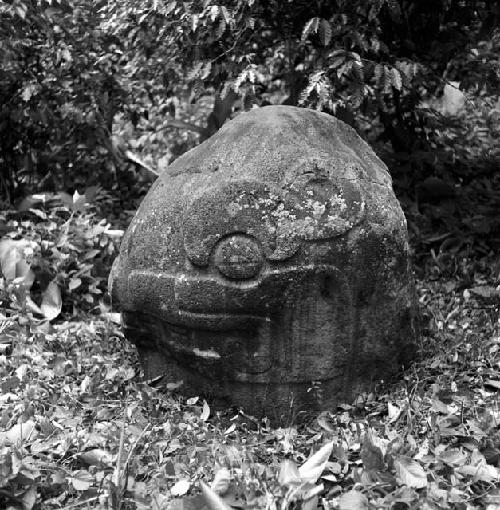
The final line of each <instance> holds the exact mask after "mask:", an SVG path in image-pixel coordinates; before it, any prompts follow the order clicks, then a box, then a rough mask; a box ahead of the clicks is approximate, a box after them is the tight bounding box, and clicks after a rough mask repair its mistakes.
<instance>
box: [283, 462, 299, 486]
mask: <svg viewBox="0 0 500 510" xmlns="http://www.w3.org/2000/svg"><path fill="white" fill-rule="evenodd" d="M278 482H279V483H280V485H295V484H296V485H299V484H300V483H301V477H300V473H299V470H298V468H297V465H296V464H295V462H293V461H292V460H289V459H285V460H283V461H282V462H281V464H280V472H279V475H278Z"/></svg>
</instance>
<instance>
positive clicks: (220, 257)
mask: <svg viewBox="0 0 500 510" xmlns="http://www.w3.org/2000/svg"><path fill="white" fill-rule="evenodd" d="M214 262H215V266H216V267H217V269H218V270H219V271H220V272H221V273H222V274H223V275H224V276H227V277H228V278H231V279H234V280H246V279H249V278H253V277H254V276H255V275H256V274H257V273H258V272H259V271H260V268H261V267H262V263H263V258H262V252H261V249H260V246H259V244H258V243H257V241H255V239H253V238H252V237H250V236H247V235H244V234H235V235H232V236H230V237H226V238H224V239H222V240H221V241H220V242H219V244H218V245H217V247H216V249H215V256H214Z"/></svg>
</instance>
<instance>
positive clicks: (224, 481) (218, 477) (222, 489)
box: [210, 468, 231, 496]
mask: <svg viewBox="0 0 500 510" xmlns="http://www.w3.org/2000/svg"><path fill="white" fill-rule="evenodd" d="M230 482H231V473H230V472H229V469H227V468H220V469H218V470H217V471H216V473H215V476H214V480H213V482H212V483H211V484H210V488H211V489H212V490H213V491H214V492H215V493H216V494H219V495H220V496H223V495H224V494H225V493H226V492H227V491H228V489H229V484H230Z"/></svg>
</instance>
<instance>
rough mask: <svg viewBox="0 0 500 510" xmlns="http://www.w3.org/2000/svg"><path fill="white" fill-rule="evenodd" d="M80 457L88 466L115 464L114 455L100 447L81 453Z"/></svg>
mask: <svg viewBox="0 0 500 510" xmlns="http://www.w3.org/2000/svg"><path fill="white" fill-rule="evenodd" d="M79 459H80V460H81V461H82V462H84V463H85V464H87V465H88V466H98V467H109V466H111V465H112V464H113V456H112V455H111V454H110V453H109V452H107V451H106V450H101V449H99V448H96V449H94V450H88V451H86V452H83V453H81V454H80V455H79Z"/></svg>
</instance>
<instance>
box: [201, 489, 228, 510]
mask: <svg viewBox="0 0 500 510" xmlns="http://www.w3.org/2000/svg"><path fill="white" fill-rule="evenodd" d="M200 487H201V493H202V494H203V497H204V498H205V501H206V503H207V506H208V508H209V509H210V510H232V509H231V507H230V506H229V505H228V504H227V503H226V502H225V501H224V500H223V499H222V498H221V497H220V496H219V495H218V494H216V493H215V492H214V491H213V490H212V489H211V488H210V487H209V486H208V485H206V484H205V483H203V482H200Z"/></svg>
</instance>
